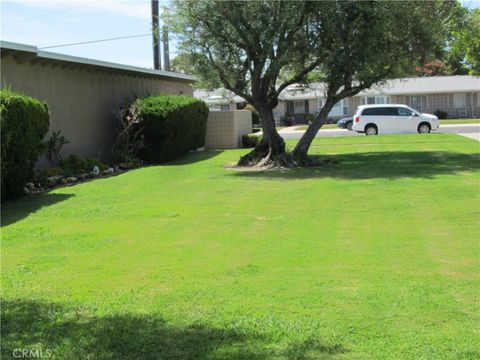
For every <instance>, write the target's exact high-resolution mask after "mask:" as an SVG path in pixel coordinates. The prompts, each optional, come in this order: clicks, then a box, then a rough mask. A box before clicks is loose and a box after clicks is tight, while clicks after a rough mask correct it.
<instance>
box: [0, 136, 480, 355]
mask: <svg viewBox="0 0 480 360" xmlns="http://www.w3.org/2000/svg"><path fill="white" fill-rule="evenodd" d="M292 145H293V144H292V143H289V146H292ZM244 152H245V150H238V151H223V152H203V153H197V154H193V155H191V156H188V157H186V158H184V159H182V160H179V161H177V162H175V163H171V164H167V165H164V166H152V167H146V168H143V169H137V170H134V171H130V172H128V173H126V174H123V175H120V176H117V177H111V178H107V179H100V180H96V181H91V182H88V183H84V184H81V185H77V186H73V187H64V188H61V189H57V190H55V191H52V192H50V193H48V194H44V195H39V196H31V197H26V198H23V199H20V200H18V201H16V202H13V203H8V204H6V205H5V206H4V208H3V212H2V225H3V227H2V298H3V304H2V305H3V306H2V324H1V326H2V355H3V356H2V358H3V359H9V358H11V357H12V351H13V349H15V348H34V349H43V350H44V351H45V349H49V350H51V353H52V356H51V357H50V358H51V359H355V360H356V359H382V360H383V359H478V358H479V357H480V345H479V342H478V335H479V321H480V316H479V314H480V312H479V310H480V309H479V302H478V299H479V296H480V284H479V256H478V254H479V252H478V250H479V242H478V234H479V230H480V226H479V222H478V219H479V215H480V214H479V204H480V198H479V185H480V172H479V165H480V163H479V143H478V142H475V141H473V140H470V139H467V138H463V137H460V136H456V135H450V134H429V135H422V136H420V135H417V134H412V135H386V136H376V137H373V138H372V137H354V138H352V137H346V138H324V139H320V140H317V142H316V143H315V146H314V147H313V149H312V152H313V153H315V154H319V155H320V156H322V157H323V158H325V159H328V160H331V161H332V162H331V163H330V164H328V165H326V166H324V167H322V168H316V169H299V170H285V171H272V172H238V171H235V170H226V169H224V167H223V165H224V164H225V163H228V162H231V161H234V160H236V159H237V158H238V156H239V155H241V154H243V153H244Z"/></svg>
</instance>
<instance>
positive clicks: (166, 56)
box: [162, 26, 170, 71]
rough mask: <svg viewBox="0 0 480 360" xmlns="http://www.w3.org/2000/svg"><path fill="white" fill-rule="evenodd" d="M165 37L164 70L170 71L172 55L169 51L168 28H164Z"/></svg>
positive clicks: (163, 34) (163, 35)
mask: <svg viewBox="0 0 480 360" xmlns="http://www.w3.org/2000/svg"><path fill="white" fill-rule="evenodd" d="M162 37H163V64H164V66H165V67H164V70H166V71H170V53H169V51H168V29H167V27H166V26H164V27H163V31H162Z"/></svg>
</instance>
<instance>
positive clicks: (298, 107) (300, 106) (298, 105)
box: [293, 100, 305, 114]
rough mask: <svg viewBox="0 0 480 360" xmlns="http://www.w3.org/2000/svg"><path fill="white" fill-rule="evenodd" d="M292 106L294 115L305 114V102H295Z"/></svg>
mask: <svg viewBox="0 0 480 360" xmlns="http://www.w3.org/2000/svg"><path fill="white" fill-rule="evenodd" d="M293 106H294V112H295V114H305V100H295V101H294V102H293Z"/></svg>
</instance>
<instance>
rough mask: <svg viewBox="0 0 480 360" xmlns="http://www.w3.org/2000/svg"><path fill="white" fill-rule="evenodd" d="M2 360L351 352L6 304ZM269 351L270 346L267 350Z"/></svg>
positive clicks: (151, 319)
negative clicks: (33, 355)
mask: <svg viewBox="0 0 480 360" xmlns="http://www.w3.org/2000/svg"><path fill="white" fill-rule="evenodd" d="M1 330H2V339H1V342H2V358H3V359H9V358H12V355H13V351H14V350H15V349H33V350H35V349H42V351H43V352H44V353H45V352H46V350H47V349H48V350H49V351H50V352H51V354H52V358H61V359H87V358H88V359H129V360H134V359H195V360H198V359H206V358H208V359H249V360H250V359H267V358H272V357H276V358H284V359H302V358H303V359H309V358H319V357H321V358H326V357H332V356H335V355H337V354H342V353H345V352H347V350H346V349H345V348H343V347H342V346H341V345H339V344H336V345H333V346H322V345H321V344H319V343H318V342H316V341H307V342H302V343H299V344H296V343H292V344H291V346H289V347H288V348H287V349H286V350H285V351H283V352H282V353H280V354H278V353H274V352H273V351H272V350H271V345H272V344H271V343H270V342H267V341H266V340H265V338H264V337H263V336H261V335H258V334H255V335H253V334H250V333H248V332H247V331H244V330H241V329H237V328H235V329H228V328H215V327H210V326H206V325H198V324H197V325H188V326H172V325H169V324H168V323H167V322H166V321H165V320H164V319H162V317H160V316H158V315H143V316H141V315H129V314H122V315H115V316H106V317H100V316H95V315H94V314H93V313H92V312H91V311H88V310H85V309H83V310H82V309H81V308H66V307H64V306H62V305H59V304H54V303H46V302H39V301H30V300H4V301H2V323H1ZM267 345H270V347H269V346H267Z"/></svg>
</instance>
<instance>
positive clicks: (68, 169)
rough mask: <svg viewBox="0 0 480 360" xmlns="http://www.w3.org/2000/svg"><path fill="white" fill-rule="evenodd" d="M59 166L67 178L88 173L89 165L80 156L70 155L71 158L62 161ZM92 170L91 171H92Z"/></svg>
mask: <svg viewBox="0 0 480 360" xmlns="http://www.w3.org/2000/svg"><path fill="white" fill-rule="evenodd" d="M58 165H60V167H61V168H62V170H63V172H64V174H65V176H74V175H78V174H82V173H84V172H85V171H86V168H87V164H86V162H85V160H83V159H82V158H81V157H80V156H77V155H70V156H69V157H67V158H65V159H63V160H60V161H59V162H58ZM90 170H91V169H90Z"/></svg>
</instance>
